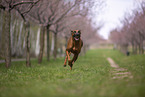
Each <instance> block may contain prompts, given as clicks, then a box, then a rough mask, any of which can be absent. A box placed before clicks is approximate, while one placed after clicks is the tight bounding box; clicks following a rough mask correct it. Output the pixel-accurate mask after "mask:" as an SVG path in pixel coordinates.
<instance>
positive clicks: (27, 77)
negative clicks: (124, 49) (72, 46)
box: [0, 49, 145, 97]
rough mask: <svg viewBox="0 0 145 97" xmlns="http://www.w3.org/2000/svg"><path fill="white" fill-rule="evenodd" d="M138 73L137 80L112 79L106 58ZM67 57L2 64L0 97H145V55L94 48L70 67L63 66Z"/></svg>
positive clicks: (133, 73)
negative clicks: (8, 66) (7, 67)
mask: <svg viewBox="0 0 145 97" xmlns="http://www.w3.org/2000/svg"><path fill="white" fill-rule="evenodd" d="M107 57H111V58H112V59H114V60H115V62H116V63H117V64H118V65H119V66H120V67H123V68H127V69H128V71H130V72H131V73H132V75H133V76H134V77H133V79H126V78H125V79H116V80H114V79H112V73H111V71H112V70H113V68H111V67H110V65H109V63H108V62H107V60H106V58H107ZM63 62H64V58H59V59H57V60H56V61H54V60H50V61H49V62H47V61H46V59H44V60H43V63H42V64H41V65H38V64H37V60H32V67H31V68H27V67H26V66H25V62H13V63H12V66H11V68H10V69H6V68H5V66H4V64H1V65H0V97H40V96H41V97H97V96H98V97H100V96H103V97H143V96H145V93H144V91H145V55H136V56H129V57H126V56H124V55H123V54H121V53H120V52H118V51H113V50H107V49H106V50H101V49H98V50H90V51H88V52H87V54H86V55H85V56H80V57H79V58H78V60H77V61H76V63H75V64H74V66H73V70H72V71H70V70H69V66H67V67H66V68H64V67H63Z"/></svg>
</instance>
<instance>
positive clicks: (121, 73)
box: [107, 57, 133, 79]
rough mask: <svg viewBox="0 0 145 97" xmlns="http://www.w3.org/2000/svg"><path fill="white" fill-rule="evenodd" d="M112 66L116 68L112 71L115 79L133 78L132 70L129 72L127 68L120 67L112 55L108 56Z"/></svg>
mask: <svg viewBox="0 0 145 97" xmlns="http://www.w3.org/2000/svg"><path fill="white" fill-rule="evenodd" d="M107 60H108V62H109V63H110V66H111V67H113V68H115V69H114V70H113V71H111V72H112V74H113V77H112V78H113V79H123V78H133V76H132V74H131V72H128V70H127V69H124V68H120V67H119V66H118V65H117V64H116V63H115V62H114V61H113V59H111V58H110V57H108V58H107Z"/></svg>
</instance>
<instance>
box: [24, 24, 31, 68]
mask: <svg viewBox="0 0 145 97" xmlns="http://www.w3.org/2000/svg"><path fill="white" fill-rule="evenodd" d="M25 27H26V28H25V30H26V39H25V40H26V66H27V67H30V66H31V62H30V24H29V22H25Z"/></svg>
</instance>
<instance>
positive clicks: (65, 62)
mask: <svg viewBox="0 0 145 97" xmlns="http://www.w3.org/2000/svg"><path fill="white" fill-rule="evenodd" d="M70 54H71V52H69V56H70ZM67 59H68V57H67V54H66V57H65V61H64V65H63V66H64V67H66V64H67Z"/></svg>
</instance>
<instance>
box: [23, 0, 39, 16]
mask: <svg viewBox="0 0 145 97" xmlns="http://www.w3.org/2000/svg"><path fill="white" fill-rule="evenodd" d="M39 1H40V0H37V1H36V2H34V3H33V4H32V5H31V6H30V7H29V8H28V10H27V11H25V12H22V14H26V13H28V12H29V11H30V10H31V9H32V8H33V6H34V5H35V4H37V3H38V2H39Z"/></svg>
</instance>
